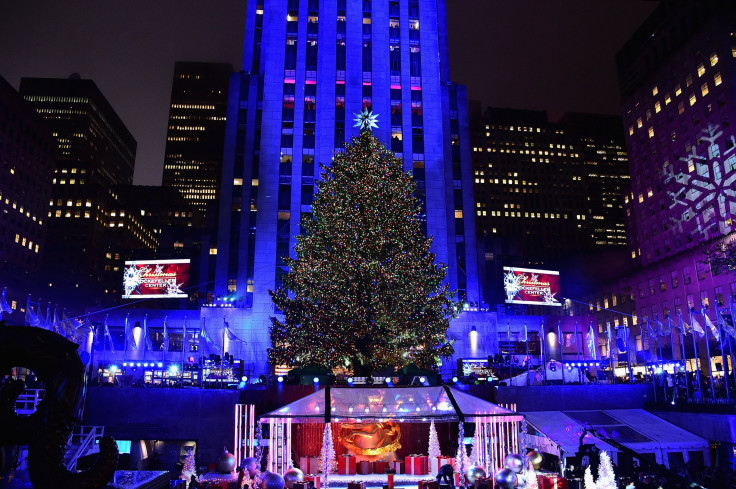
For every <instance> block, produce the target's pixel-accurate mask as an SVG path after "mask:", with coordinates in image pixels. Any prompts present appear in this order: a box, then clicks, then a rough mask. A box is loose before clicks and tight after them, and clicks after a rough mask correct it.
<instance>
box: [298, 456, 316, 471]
mask: <svg viewBox="0 0 736 489" xmlns="http://www.w3.org/2000/svg"><path fill="white" fill-rule="evenodd" d="M299 469H300V470H301V471H302V472H304V473H305V474H316V473H317V472H319V471H320V466H319V457H299Z"/></svg>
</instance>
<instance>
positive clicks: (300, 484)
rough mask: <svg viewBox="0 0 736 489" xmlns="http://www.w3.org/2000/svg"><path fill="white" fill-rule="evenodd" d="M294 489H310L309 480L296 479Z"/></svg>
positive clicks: (293, 484)
mask: <svg viewBox="0 0 736 489" xmlns="http://www.w3.org/2000/svg"><path fill="white" fill-rule="evenodd" d="M291 488H292V489H309V482H307V481H296V482H294V483H292V485H291Z"/></svg>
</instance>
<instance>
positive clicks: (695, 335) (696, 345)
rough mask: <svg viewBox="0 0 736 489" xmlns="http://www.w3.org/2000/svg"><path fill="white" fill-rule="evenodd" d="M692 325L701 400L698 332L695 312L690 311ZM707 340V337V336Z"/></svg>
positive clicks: (696, 372) (696, 373)
mask: <svg viewBox="0 0 736 489" xmlns="http://www.w3.org/2000/svg"><path fill="white" fill-rule="evenodd" d="M690 324H692V325H693V350H694V351H695V375H697V377H698V390H699V391H700V398H701V399H703V387H702V386H701V385H700V359H698V340H697V335H698V332H697V331H695V324H694V323H693V311H692V309H690ZM706 339H707V336H706Z"/></svg>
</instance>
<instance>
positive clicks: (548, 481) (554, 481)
mask: <svg viewBox="0 0 736 489" xmlns="http://www.w3.org/2000/svg"><path fill="white" fill-rule="evenodd" d="M537 485H538V486H539V489H567V479H565V478H564V477H560V476H559V475H557V474H538V475H537Z"/></svg>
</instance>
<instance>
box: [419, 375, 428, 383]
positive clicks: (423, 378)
mask: <svg viewBox="0 0 736 489" xmlns="http://www.w3.org/2000/svg"><path fill="white" fill-rule="evenodd" d="M426 381H427V378H426V377H419V382H421V383H422V384H423V383H425V382H426Z"/></svg>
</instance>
